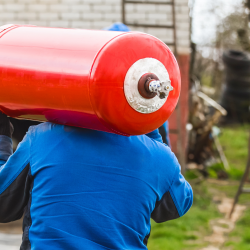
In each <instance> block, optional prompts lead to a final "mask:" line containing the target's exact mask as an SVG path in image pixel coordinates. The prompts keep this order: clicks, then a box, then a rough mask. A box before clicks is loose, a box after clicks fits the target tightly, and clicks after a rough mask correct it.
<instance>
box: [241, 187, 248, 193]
mask: <svg viewBox="0 0 250 250" xmlns="http://www.w3.org/2000/svg"><path fill="white" fill-rule="evenodd" d="M242 193H250V188H243V189H242Z"/></svg>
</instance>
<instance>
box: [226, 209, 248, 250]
mask: <svg viewBox="0 0 250 250" xmlns="http://www.w3.org/2000/svg"><path fill="white" fill-rule="evenodd" d="M225 245H226V246H231V248H232V250H238V249H240V250H250V209H248V210H246V211H245V213H244V216H243V217H242V218H241V219H240V220H239V221H238V222H237V223H236V228H235V229H234V230H233V232H232V233H231V234H230V235H229V239H228V241H227V243H226V244H225Z"/></svg>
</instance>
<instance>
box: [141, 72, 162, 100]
mask: <svg viewBox="0 0 250 250" xmlns="http://www.w3.org/2000/svg"><path fill="white" fill-rule="evenodd" d="M152 80H159V78H158V77H157V76H156V75H155V74H153V73H146V74H144V75H143V76H142V77H141V78H140V80H139V82H138V91H139V93H140V95H141V96H142V97H144V98H146V99H151V98H154V97H155V96H156V95H157V93H153V92H151V91H150V90H149V83H150V81H152Z"/></svg>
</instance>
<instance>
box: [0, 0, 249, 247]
mask: <svg viewBox="0 0 250 250" xmlns="http://www.w3.org/2000/svg"><path fill="white" fill-rule="evenodd" d="M11 23H12V24H30V25H37V26H46V27H47V26H50V27H62V28H77V29H107V28H109V27H110V26H112V25H113V24H114V23H124V24H125V25H127V26H128V28H129V29H130V30H136V31H142V32H145V33H149V34H151V35H154V36H156V37H158V38H159V39H161V40H162V41H163V42H165V43H166V44H167V45H168V46H169V47H170V48H171V50H172V51H173V53H174V54H175V56H176V58H177V60H178V63H179V66H180V71H181V75H182V93H181V97H180V101H179V104H178V106H177V108H176V110H175V112H174V113H173V114H172V115H171V117H170V119H169V131H168V133H169V136H170V144H171V148H172V150H173V151H174V152H175V153H176V155H177V157H178V159H179V162H180V163H181V165H182V171H183V174H184V175H185V177H186V178H187V179H188V180H189V182H190V183H191V185H192V187H193V190H194V204H193V207H192V208H191V209H190V211H189V212H188V213H187V214H186V215H185V216H184V217H183V218H181V219H178V220H174V221H170V222H166V223H162V224H156V223H154V222H152V232H151V236H150V238H149V245H148V248H149V250H179V249H187V250H188V249H201V250H218V249H223V250H230V249H231V250H239V249H240V250H249V249H250V194H249V193H250V182H249V170H248V169H250V161H249V160H248V155H249V144H248V138H249V131H250V126H249V122H250V57H249V52H250V36H249V35H250V1H249V0H216V1H213V0H138V1H136V0H0V25H5V24H11ZM44 39H46V38H44ZM12 122H13V124H14V126H15V133H14V146H15V147H16V146H17V144H18V143H19V142H20V141H21V140H22V138H23V136H24V134H25V132H26V130H27V128H28V127H29V126H30V125H33V124H36V123H35V122H29V121H18V120H14V119H12ZM247 193H248V194H247ZM234 204H235V205H234ZM21 224H22V221H18V222H14V223H9V224H0V250H16V249H19V247H18V246H19V245H20V242H21V233H22V230H21Z"/></svg>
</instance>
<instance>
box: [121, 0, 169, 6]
mask: <svg viewBox="0 0 250 250" xmlns="http://www.w3.org/2000/svg"><path fill="white" fill-rule="evenodd" d="M124 3H136V4H137V3H139V4H161V5H173V3H172V2H154V1H148V2H146V1H130V0H128V1H124Z"/></svg>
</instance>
